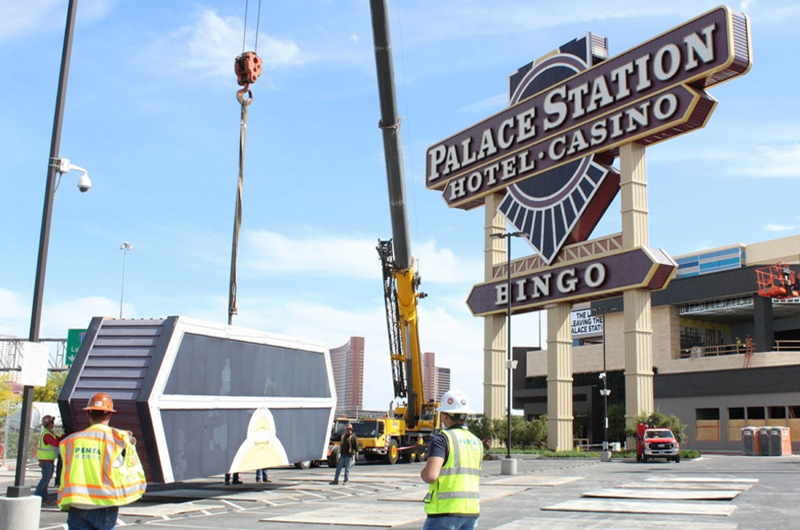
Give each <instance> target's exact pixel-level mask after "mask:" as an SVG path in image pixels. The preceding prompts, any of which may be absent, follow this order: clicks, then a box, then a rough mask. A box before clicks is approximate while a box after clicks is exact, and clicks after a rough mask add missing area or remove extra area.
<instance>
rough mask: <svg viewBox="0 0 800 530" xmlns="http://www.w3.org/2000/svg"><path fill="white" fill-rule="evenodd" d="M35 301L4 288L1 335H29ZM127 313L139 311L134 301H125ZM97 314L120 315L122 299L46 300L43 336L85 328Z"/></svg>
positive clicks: (59, 335)
mask: <svg viewBox="0 0 800 530" xmlns="http://www.w3.org/2000/svg"><path fill="white" fill-rule="evenodd" d="M31 309H32V308H31V301H29V300H25V299H23V298H22V296H20V295H19V294H17V293H14V292H12V291H8V290H6V289H2V288H0V335H13V336H17V337H27V336H28V331H29V329H30V315H31ZM125 314H126V316H129V315H134V314H136V308H135V306H134V305H133V304H130V303H126V304H125ZM96 316H112V317H113V316H119V301H117V300H112V299H110V298H105V297H100V296H93V297H86V298H78V299H76V300H66V301H61V302H57V303H53V304H45V305H44V307H43V308H42V317H41V318H42V319H41V326H40V332H39V337H40V338H49V339H58V338H63V337H66V336H67V330H68V329H71V328H85V327H86V326H88V325H89V322H91V320H92V317H96Z"/></svg>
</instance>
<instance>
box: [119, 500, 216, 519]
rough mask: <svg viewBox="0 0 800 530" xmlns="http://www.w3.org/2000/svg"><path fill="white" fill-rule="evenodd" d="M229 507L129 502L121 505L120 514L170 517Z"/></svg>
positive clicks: (188, 503)
mask: <svg viewBox="0 0 800 530" xmlns="http://www.w3.org/2000/svg"><path fill="white" fill-rule="evenodd" d="M226 508H228V507H227V506H225V505H224V504H193V503H191V502H187V503H181V504H156V505H150V506H147V505H144V504H138V503H134V504H128V505H126V506H120V507H119V514H120V515H135V516H139V517H165V516H166V517H170V516H175V515H180V514H185V513H191V512H201V511H203V510H208V511H213V510H222V509H226Z"/></svg>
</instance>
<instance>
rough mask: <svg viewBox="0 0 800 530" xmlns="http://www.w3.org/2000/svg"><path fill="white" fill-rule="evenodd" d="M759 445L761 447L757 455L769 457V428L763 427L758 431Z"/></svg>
mask: <svg viewBox="0 0 800 530" xmlns="http://www.w3.org/2000/svg"><path fill="white" fill-rule="evenodd" d="M758 444H759V445H760V447H759V449H760V450H759V452H758V453H757V454H759V455H761V456H769V454H770V451H769V427H761V428H759V429H758Z"/></svg>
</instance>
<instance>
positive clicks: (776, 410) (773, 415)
mask: <svg viewBox="0 0 800 530" xmlns="http://www.w3.org/2000/svg"><path fill="white" fill-rule="evenodd" d="M767 409H768V412H769V417H770V419H782V420H783V419H786V407H767Z"/></svg>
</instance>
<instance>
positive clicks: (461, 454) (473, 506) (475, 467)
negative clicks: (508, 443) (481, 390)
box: [420, 390, 483, 530]
mask: <svg viewBox="0 0 800 530" xmlns="http://www.w3.org/2000/svg"><path fill="white" fill-rule="evenodd" d="M441 403H442V404H441V406H440V407H439V408H438V409H437V410H438V411H439V412H440V413H441V416H442V424H443V425H444V427H445V428H444V430H442V431H440V432H439V433H438V434H437V435H436V436H434V437H433V439H432V440H431V443H430V447H429V448H428V462H427V463H426V464H425V467H424V468H423V469H422V472H420V477H421V478H422V480H423V481H425V482H426V483H427V484H430V486H429V487H428V495H426V496H425V513H427V514H428V518H427V519H426V520H425V525H424V526H423V527H422V528H423V530H440V529H442V530H443V529H448V530H472V529H473V528H475V526H476V525H477V524H478V517H479V516H480V493H479V485H480V478H481V476H480V475H481V463H482V462H483V444H482V443H481V441H480V440H479V439H478V437H477V436H475V435H474V434H472V433H471V432H469V430H468V429H467V426H466V425H465V423H466V421H467V415H468V414H474V413H475V411H474V410H472V409H471V408H470V407H469V399H467V396H466V394H464V393H463V392H461V391H460V390H450V391H449V392H445V394H444V395H443V396H442V402H441Z"/></svg>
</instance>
